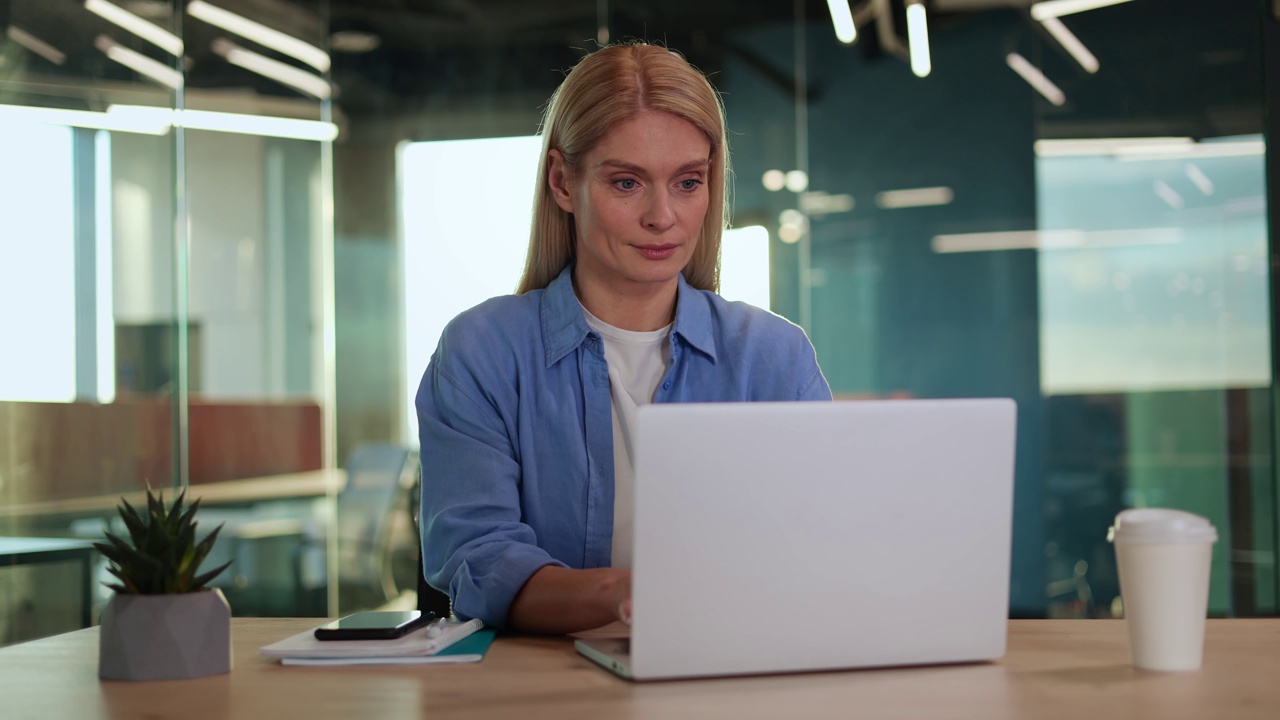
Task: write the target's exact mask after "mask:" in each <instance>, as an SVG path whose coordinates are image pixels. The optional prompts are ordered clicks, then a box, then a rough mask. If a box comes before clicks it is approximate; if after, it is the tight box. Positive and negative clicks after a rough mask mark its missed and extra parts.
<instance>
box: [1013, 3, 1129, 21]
mask: <svg viewBox="0 0 1280 720" xmlns="http://www.w3.org/2000/svg"><path fill="white" fill-rule="evenodd" d="M1127 2H1131V0H1045V2H1038V3H1036V4H1034V5H1032V6H1031V17H1033V18H1035V19H1036V20H1044V19H1045V18H1051V17H1062V16H1063V15H1074V14H1075V13H1078V12H1085V11H1086V10H1097V9H1098V8H1104V7H1109V6H1111V5H1119V4H1121V3H1127Z"/></svg>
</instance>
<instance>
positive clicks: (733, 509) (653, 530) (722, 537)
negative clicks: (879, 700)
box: [576, 399, 1015, 680]
mask: <svg viewBox="0 0 1280 720" xmlns="http://www.w3.org/2000/svg"><path fill="white" fill-rule="evenodd" d="M635 432H636V436H635V448H636V461H635V462H636V473H635V484H636V516H635V517H636V521H635V557H634V565H633V577H632V602H633V622H632V626H631V637H630V638H629V639H593V640H578V641H577V642H576V647H577V649H578V651H579V652H581V653H582V654H583V655H585V656H587V657H588V658H591V659H592V660H594V661H596V662H598V663H600V664H601V665H603V666H604V667H606V668H608V669H610V670H612V671H614V672H616V673H618V674H619V675H622V676H623V677H627V678H632V679H635V680H659V679H669V678H687V677H702V676H716V675H740V674H759V673H783V672H802V671H814V670H832V669H839V668H859V667H884V666H895V665H918V664H930V663H955V662H968V661H979V660H993V659H996V658H999V657H1001V656H1002V655H1003V654H1004V650H1005V631H1006V623H1007V618H1008V605H1009V554H1010V545H1011V531H1012V528H1011V525H1012V515H1013V461H1014V435H1015V406H1014V403H1013V401H1012V400H1009V399H980V400H890V401H858V402H835V403H799V402H797V403H725V404H664V405H649V406H645V407H642V408H640V410H639V413H638V415H637V427H636V431H635Z"/></svg>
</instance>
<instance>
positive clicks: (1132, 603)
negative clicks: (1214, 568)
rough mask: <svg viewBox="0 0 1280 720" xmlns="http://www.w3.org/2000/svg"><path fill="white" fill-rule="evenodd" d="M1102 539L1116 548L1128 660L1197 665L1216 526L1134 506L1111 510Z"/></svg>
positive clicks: (1151, 665) (1144, 664)
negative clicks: (1112, 517) (1130, 657)
mask: <svg viewBox="0 0 1280 720" xmlns="http://www.w3.org/2000/svg"><path fill="white" fill-rule="evenodd" d="M1107 539H1108V540H1110V541H1111V542H1112V543H1114V544H1115V547H1116V565H1117V567H1118V568H1119V571H1120V595H1121V597H1122V598H1124V616H1125V623H1126V625H1128V628H1129V646H1130V649H1131V650H1132V652H1133V664H1134V665H1135V666H1137V667H1140V668H1143V669H1145V670H1162V671H1183V670H1195V669H1198V668H1199V667H1200V663H1201V658H1202V656H1203V654H1204V621H1205V615H1206V614H1207V611H1208V606H1209V568H1210V565H1211V564H1212V559H1213V544H1214V543H1215V542H1217V540H1218V532H1217V530H1215V529H1214V527H1213V525H1212V524H1211V523H1210V522H1209V521H1208V520H1206V519H1205V518H1202V517H1200V516H1199V515H1194V514H1192V513H1189V512H1183V511H1181V510H1166V509H1161V508H1140V509H1134V510H1125V511H1123V512H1121V513H1120V514H1119V515H1117V516H1116V519H1115V524H1114V525H1113V526H1112V527H1111V529H1110V531H1109V532H1108V533H1107Z"/></svg>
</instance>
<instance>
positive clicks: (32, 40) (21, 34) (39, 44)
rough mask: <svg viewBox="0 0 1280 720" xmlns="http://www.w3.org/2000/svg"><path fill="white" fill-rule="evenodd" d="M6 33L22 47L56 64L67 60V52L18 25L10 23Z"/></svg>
mask: <svg viewBox="0 0 1280 720" xmlns="http://www.w3.org/2000/svg"><path fill="white" fill-rule="evenodd" d="M5 34H6V35H8V36H9V39H10V40H12V41H14V42H16V43H18V44H19V45H21V46H22V47H24V48H26V49H28V50H30V51H31V52H33V53H35V54H37V55H39V56H40V57H42V58H44V59H45V60H48V61H49V62H51V63H53V64H54V65H62V64H63V63H65V62H66V61H67V54H66V53H64V52H62V51H61V50H59V49H58V48H56V47H54V46H52V45H50V44H49V43H47V42H45V41H43V40H41V39H40V38H38V37H36V36H35V35H32V34H31V33H29V32H27V31H26V30H23V29H22V28H20V27H18V26H16V25H10V26H9V27H8V29H6V31H5Z"/></svg>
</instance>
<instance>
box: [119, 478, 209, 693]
mask: <svg viewBox="0 0 1280 720" xmlns="http://www.w3.org/2000/svg"><path fill="white" fill-rule="evenodd" d="M185 501H186V492H185V491H183V492H182V493H180V494H179V495H178V497H177V499H176V500H174V501H173V505H172V506H171V507H168V508H166V507H165V504H164V495H163V493H161V494H160V497H155V496H153V495H152V494H151V490H150V489H148V490H147V509H146V512H145V513H140V512H138V511H137V510H135V509H134V508H133V506H132V505H130V504H129V502H128V501H127V500H124V499H123V498H121V501H120V502H121V504H120V505H119V506H117V510H118V511H119V513H120V517H121V518H122V519H123V520H124V524H125V527H126V528H127V529H128V531H129V537H128V539H127V540H126V539H123V538H120V537H117V536H115V535H112V534H111V533H106V538H107V542H102V543H94V547H96V548H97V549H98V551H99V552H101V553H102V554H103V556H104V557H106V558H107V560H109V561H111V566H110V568H109V571H110V573H111V574H112V575H114V576H116V578H118V579H119V581H120V582H119V583H105V584H106V585H107V587H109V588H111V589H112V590H114V591H115V593H114V594H113V595H112V597H111V600H110V601H108V602H107V605H106V607H105V608H104V609H103V611H102V627H101V629H100V633H101V635H100V640H99V644H98V677H100V678H102V679H104V680H177V679H183V678H195V677H203V676H205V675H216V674H219V673H225V672H230V670H231V607H230V606H229V605H228V604H227V600H226V598H225V597H223V595H222V591H220V590H218V589H217V588H207V587H205V584H206V583H208V582H209V581H210V580H212V579H213V578H214V577H216V576H217V575H218V573H220V572H222V571H223V570H226V569H227V566H229V565H230V564H231V563H230V562H227V563H225V564H223V565H221V566H220V567H217V568H215V569H213V570H210V571H209V572H206V573H204V574H197V573H198V572H199V569H200V563H202V562H203V561H204V559H205V557H206V556H207V555H208V554H209V550H210V549H212V547H213V543H214V542H215V541H216V540H217V538H218V532H219V531H221V530H222V526H221V525H219V526H218V527H217V528H215V529H214V531H213V532H211V533H209V535H208V536H206V537H205V538H204V539H203V540H200V541H198V542H197V541H196V521H195V515H196V511H197V510H198V509H199V507H200V501H199V500H197V501H195V502H194V503H191V505H190V506H187V505H186V502H185Z"/></svg>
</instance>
